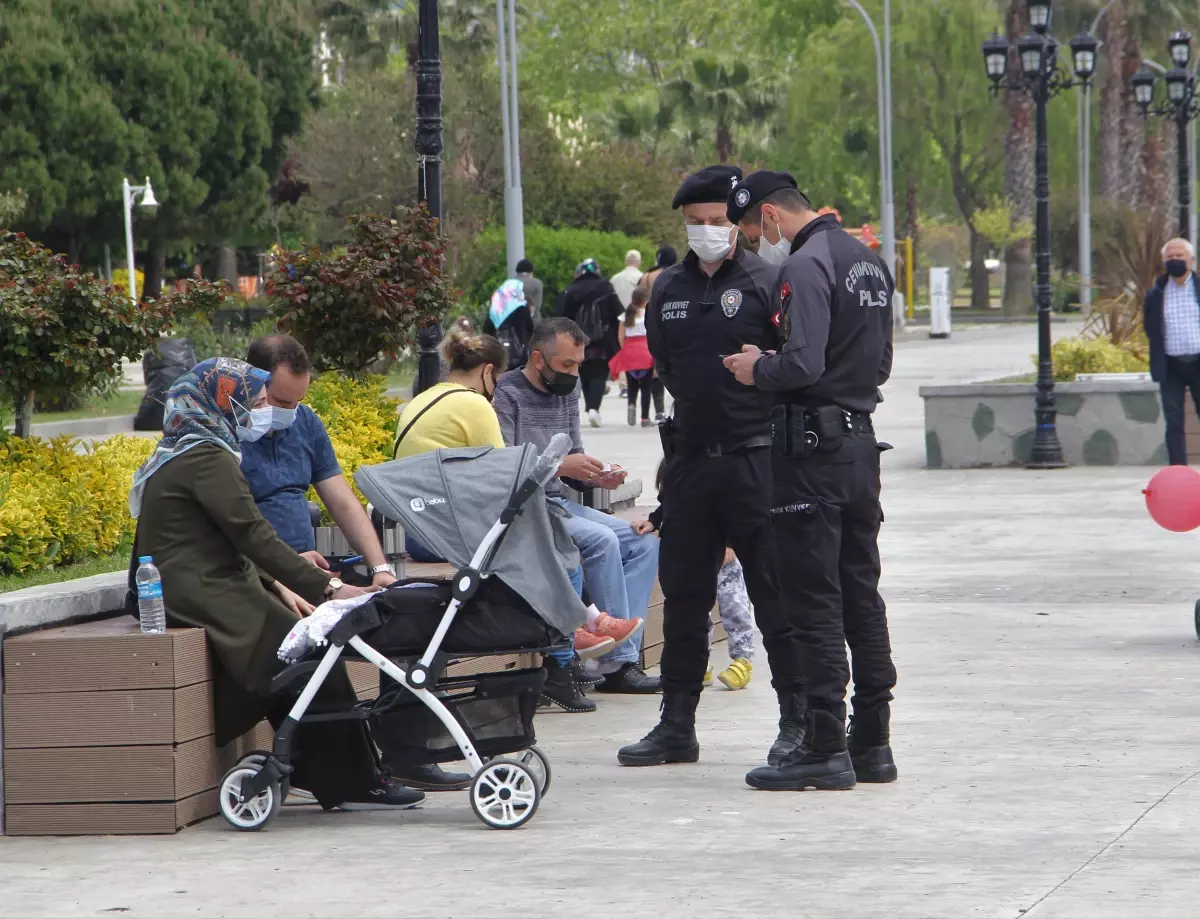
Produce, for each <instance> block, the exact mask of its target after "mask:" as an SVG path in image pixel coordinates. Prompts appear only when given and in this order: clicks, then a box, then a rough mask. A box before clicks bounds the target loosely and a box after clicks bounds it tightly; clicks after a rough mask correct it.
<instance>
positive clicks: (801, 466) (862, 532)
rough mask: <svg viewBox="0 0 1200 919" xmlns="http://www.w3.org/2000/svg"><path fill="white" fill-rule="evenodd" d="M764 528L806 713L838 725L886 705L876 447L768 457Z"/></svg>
mask: <svg viewBox="0 0 1200 919" xmlns="http://www.w3.org/2000/svg"><path fill="white" fill-rule="evenodd" d="M772 466H773V469H774V486H775V488H774V502H773V506H772V508H771V525H772V530H773V532H774V536H775V546H776V553H777V556H778V574H779V589H780V595H781V600H782V602H783V604H784V606H785V607H786V608H787V609H789V610H791V611H793V615H794V616H795V617H797V631H798V637H799V640H800V646H801V668H802V670H803V673H804V676H805V678H806V680H807V684H808V687H807V694H808V704H809V706H810V707H811V708H819V709H822V710H825V711H829V712H832V713H833V714H834V715H835V716H837V717H840V718H842V719H843V720H844V719H845V717H846V702H845V699H846V685H847V683H848V682H849V679H850V667H849V666H848V665H847V661H846V645H849V646H850V659H851V661H852V662H853V668H854V698H853V700H852V702H853V704H854V708H855V710H856V711H867V710H869V709H872V708H877V707H879V706H881V705H884V704H886V703H888V702H890V701H891V699H892V688H893V687H894V686H895V685H896V668H895V666H894V665H893V664H892V649H891V642H890V640H889V638H888V625H887V610H886V608H885V607H884V603H883V598H882V597H881V596H880V595H879V545H878V537H879V525H880V524H881V523H882V522H883V510H882V509H881V508H880V506H879V447H878V445H877V443H876V441H875V437H874V435H873V434H847V435H845V436H844V437H842V438H841V439H840V440H839V441H838V442H837V443H836V444H835V445H834V446H833V447H832V449H831V450H830V451H829V452H825V453H814V454H812V455H811V456H808V457H806V458H804V459H796V458H787V457H781V456H773V457H772Z"/></svg>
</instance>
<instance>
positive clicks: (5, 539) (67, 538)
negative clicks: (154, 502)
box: [0, 435, 154, 574]
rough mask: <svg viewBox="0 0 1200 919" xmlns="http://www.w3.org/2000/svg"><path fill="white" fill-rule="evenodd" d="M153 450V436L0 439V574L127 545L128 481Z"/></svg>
mask: <svg viewBox="0 0 1200 919" xmlns="http://www.w3.org/2000/svg"><path fill="white" fill-rule="evenodd" d="M153 449H154V441H153V440H149V439H146V438H139V437H127V436H124V435H122V436H118V437H114V438H112V439H110V440H106V441H104V442H102V443H100V444H97V445H95V446H89V445H84V444H81V443H80V442H79V441H77V440H75V439H73V438H70V437H57V438H55V439H54V440H51V441H45V440H41V439H40V438H27V439H23V438H19V437H9V438H6V439H3V440H0V574H21V573H23V572H27V571H34V570H37V569H39V568H46V567H49V566H52V565H65V564H70V563H72V562H78V561H83V560H85V559H88V558H93V557H96V556H102V555H109V554H111V553H113V552H115V551H116V550H117V549H118V548H119V547H120V546H121V545H123V544H124V543H126V542H128V540H129V539H130V538H131V537H132V535H133V520H132V519H130V517H129V510H128V506H127V503H126V501H127V498H128V496H129V485H130V481H131V480H132V477H133V472H134V470H135V469H137V467H138V466H140V465H141V464H142V463H143V462H144V461H145V459H146V457H148V456H149V455H150V452H151V451H152V450H153Z"/></svg>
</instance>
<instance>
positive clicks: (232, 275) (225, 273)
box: [217, 246, 238, 290]
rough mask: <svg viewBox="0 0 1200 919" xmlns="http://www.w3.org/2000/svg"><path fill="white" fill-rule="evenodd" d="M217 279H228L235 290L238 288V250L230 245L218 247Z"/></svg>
mask: <svg viewBox="0 0 1200 919" xmlns="http://www.w3.org/2000/svg"><path fill="white" fill-rule="evenodd" d="M217 280H219V281H227V282H228V283H229V286H230V287H232V288H233V289H234V290H237V289H238V273H237V252H236V251H235V250H234V249H231V248H230V247H229V246H221V247H220V248H219V249H217Z"/></svg>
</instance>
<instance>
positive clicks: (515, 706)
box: [369, 669, 546, 769]
mask: <svg viewBox="0 0 1200 919" xmlns="http://www.w3.org/2000/svg"><path fill="white" fill-rule="evenodd" d="M545 682H546V671H545V670H541V669H538V670H511V671H507V672H504V673H484V674H477V675H474V676H472V677H471V678H470V679H466V680H460V681H445V680H444V681H442V682H441V683H439V684H438V686H437V689H436V690H435V691H436V692H437V694H438V695H439V696H440V697H441V699H442V702H443V703H445V705H446V707H447V708H448V709H450V713H451V714H452V715H453V716H454V719H455V720H456V721H457V722H458V723H459V724H460V725H461V726H462V728H463V730H464V731H466V733H467V736H468V737H470V738H471V742H472V743H473V744H474V746H475V750H476V752H478V753H479V755H480V756H482V757H484V758H489V757H493V756H501V755H503V754H505V753H516V752H517V751H519V750H525V749H528V748H529V747H531V746H533V744H534V743H536V738H535V736H534V732H533V714H534V711H535V710H536V709H537V703H538V696H539V695H540V694H541V692H542V687H543V686H544V685H545ZM377 708H378V709H381V710H382V711H380V712H378V713H376V714H373V715H372V716H371V717H370V719H369V722H370V725H371V736H372V737H373V738H374V740H375V744H376V746H378V747H379V750H380V753H381V754H382V759H383V764H384V766H386V767H389V768H392V769H398V768H401V767H404V766H417V765H429V764H432V763H448V762H452V761H454V760H459V759H462V751H461V750H460V749H459V746H458V744H457V743H456V742H455V740H454V738H453V737H452V736H451V735H450V732H449V731H448V730H446V726H445V725H444V724H442V722H441V720H439V719H438V717H437V715H435V714H434V713H433V712H432V711H430V710H429V709H428V708H427V707H426V706H425V705H423V704H422V703H421V701H420V700H419V699H418V698H417V697H416V696H414V695H413V694H412V693H410V692H408V691H406V690H404V689H401V688H399V687H397V688H396V689H394V690H389V691H388V692H387V693H385V694H384V696H382V697H381V698H380V699H379V704H378V705H377Z"/></svg>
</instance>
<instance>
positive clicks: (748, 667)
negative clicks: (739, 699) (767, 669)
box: [709, 657, 754, 689]
mask: <svg viewBox="0 0 1200 919" xmlns="http://www.w3.org/2000/svg"><path fill="white" fill-rule="evenodd" d="M753 669H754V665H753V664H751V663H750V662H749V661H748V660H746V658H744V657H739V658H738V659H737V660H735V661H734V662H733V663H731V664H730V665H729V666H728V667H726V668H725V669H724V670H722V671H721V672H720V674H719V675H718V676H717V679H718V680H720V681H721V682H722V683H724V684H725V688H726V689H745V688H746V687H747V686H749V685H750V677H751V676H752V675H753V674H752V672H751V671H752V670H753ZM709 672H710V673H711V672H712V668H711V667H710V668H709Z"/></svg>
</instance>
